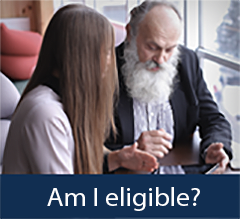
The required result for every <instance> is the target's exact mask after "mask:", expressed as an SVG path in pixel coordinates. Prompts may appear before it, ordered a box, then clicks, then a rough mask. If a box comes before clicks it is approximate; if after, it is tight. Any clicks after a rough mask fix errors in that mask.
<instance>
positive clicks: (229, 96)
mask: <svg viewBox="0 0 240 219" xmlns="http://www.w3.org/2000/svg"><path fill="white" fill-rule="evenodd" d="M214 9H215V10H214ZM213 11H214V12H213ZM198 33H199V35H198V37H199V38H198V47H197V50H196V51H197V53H198V55H199V58H200V61H201V65H202V69H203V70H204V78H205V80H206V82H207V85H208V88H209V90H210V91H211V93H212V95H213V97H214V99H215V100H216V102H217V104H218V106H219V109H220V111H221V112H222V113H223V114H224V115H225V116H226V118H227V119H228V121H229V122H230V123H231V127H232V132H233V142H234V143H237V144H240V136H239V133H240V102H239V100H240V44H239V43H240V2H239V1H238V0H225V1H214V0H201V1H198Z"/></svg>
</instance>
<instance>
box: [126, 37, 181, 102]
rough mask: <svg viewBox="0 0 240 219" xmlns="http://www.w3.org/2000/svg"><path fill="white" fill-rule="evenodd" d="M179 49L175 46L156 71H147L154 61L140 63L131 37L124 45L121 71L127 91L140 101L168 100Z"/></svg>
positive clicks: (153, 64) (171, 90) (134, 42)
mask: <svg viewBox="0 0 240 219" xmlns="http://www.w3.org/2000/svg"><path fill="white" fill-rule="evenodd" d="M179 54H180V52H179V49H178V48H177V47H176V48H175V49H174V51H173V54H172V56H171V58H170V59H169V60H168V61H167V62H165V63H163V64H161V65H160V66H159V67H160V69H159V70H158V71H156V72H151V71H148V70H147V68H153V67H155V66H156V63H154V62H153V61H148V62H146V63H141V62H140V61H139V58H138V54H137V47H136V40H135V39H133V40H132V41H131V42H130V43H129V45H127V46H126V47H125V50H124V59H125V60H126V63H125V64H124V65H123V66H122V73H123V76H124V80H125V84H126V86H127V89H128V93H129V94H130V96H131V97H132V98H136V99H137V100H138V101H140V102H142V103H159V104H161V103H163V102H166V101H168V100H169V98H170V95H171V94H172V92H173V85H174V82H175V80H174V78H175V76H176V74H177V65H178V61H179Z"/></svg>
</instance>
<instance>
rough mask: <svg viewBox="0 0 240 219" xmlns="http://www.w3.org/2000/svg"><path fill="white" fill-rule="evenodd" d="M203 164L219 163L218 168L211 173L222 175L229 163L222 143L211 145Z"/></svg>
mask: <svg viewBox="0 0 240 219" xmlns="http://www.w3.org/2000/svg"><path fill="white" fill-rule="evenodd" d="M205 162H206V163H209V164H215V163H219V167H218V168H217V169H216V170H215V171H214V172H213V174H221V173H224V171H225V169H226V167H227V164H228V163H229V158H228V155H227V154H226V152H225V151H224V149H223V144H222V143H212V144H211V145H210V146H209V147H208V149H207V154H206V158H205Z"/></svg>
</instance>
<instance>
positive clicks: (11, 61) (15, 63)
mask: <svg viewBox="0 0 240 219" xmlns="http://www.w3.org/2000/svg"><path fill="white" fill-rule="evenodd" d="M37 59H38V55H35V56H8V55H1V71H2V73H4V74H5V75H6V76H8V77H9V78H12V79H15V80H26V79H29V78H30V77H31V76H32V73H33V70H34V68H35V66H36V63H37Z"/></svg>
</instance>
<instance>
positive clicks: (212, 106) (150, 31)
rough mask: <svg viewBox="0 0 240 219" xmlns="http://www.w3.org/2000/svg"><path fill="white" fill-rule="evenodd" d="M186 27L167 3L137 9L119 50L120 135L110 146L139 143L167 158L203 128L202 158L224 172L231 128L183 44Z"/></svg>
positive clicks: (116, 117) (154, 153) (157, 155)
mask: <svg viewBox="0 0 240 219" xmlns="http://www.w3.org/2000/svg"><path fill="white" fill-rule="evenodd" d="M181 29H182V19H181V16H180V14H179V12H178V11H177V9H176V8H175V7H174V6H173V5H172V4H170V3H168V2H166V1H145V2H143V3H142V4H141V5H140V6H138V7H136V8H134V9H133V10H132V11H131V18H130V22H129V23H128V24H127V26H126V30H127V38H126V40H125V42H123V43H122V44H121V45H120V46H118V47H117V48H116V56H117V64H118V72H119V80H120V81H119V83H120V99H119V103H118V106H117V109H116V116H115V122H116V125H117V129H118V136H117V139H115V140H114V138H111V137H110V138H109V139H108V141H107V142H106V146H107V147H108V148H110V149H112V150H115V149H119V148H122V147H124V146H127V145H132V144H133V143H134V142H138V147H139V148H140V149H142V150H145V151H148V152H149V153H151V154H153V155H154V156H156V157H158V158H160V159H161V158H163V157H164V156H165V155H166V154H168V152H169V151H170V150H171V149H172V147H173V146H172V143H173V145H174V144H178V143H183V142H189V141H190V140H191V138H192V135H193V133H194V131H195V130H196V127H197V126H198V127H199V131H200V137H201V140H202V141H201V145H200V153H201V156H202V158H203V159H204V160H205V162H206V163H211V164H214V163H219V164H220V165H219V166H220V167H219V168H218V170H217V172H218V173H221V172H223V171H224V170H225V168H226V166H227V164H228V162H229V159H231V158H232V152H231V129H230V125H229V123H228V122H227V121H226V119H225V118H224V116H223V115H222V114H221V113H220V112H219V110H218V108H217V105H216V103H215V102H214V101H213V99H212V97H211V94H210V92H209V91H208V89H207V87H206V84H205V82H204V79H203V77H202V71H201V69H200V67H199V63H198V58H197V56H196V54H195V53H194V52H193V51H190V50H189V49H187V48H185V47H183V46H180V45H178V41H179V37H180V35H181ZM160 164H161V162H160ZM164 171H165V170H164V168H163V170H162V172H163V173H164ZM165 172H166V171H165ZM181 172H182V170H181V167H180V170H179V171H177V173H181Z"/></svg>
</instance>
